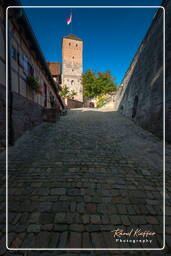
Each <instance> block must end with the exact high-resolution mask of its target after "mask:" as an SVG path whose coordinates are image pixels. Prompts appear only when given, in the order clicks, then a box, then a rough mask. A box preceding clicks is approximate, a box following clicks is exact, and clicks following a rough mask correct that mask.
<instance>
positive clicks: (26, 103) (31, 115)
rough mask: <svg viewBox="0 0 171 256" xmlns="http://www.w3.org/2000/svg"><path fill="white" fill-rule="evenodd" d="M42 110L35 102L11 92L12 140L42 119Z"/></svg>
mask: <svg viewBox="0 0 171 256" xmlns="http://www.w3.org/2000/svg"><path fill="white" fill-rule="evenodd" d="M21 106H22V107H21ZM42 111H43V108H42V107H41V106H40V105H38V104H37V103H35V102H31V101H30V100H28V99H27V98H24V97H23V96H21V95H19V94H17V93H15V92H13V112H12V126H13V135H14V141H16V139H17V138H19V137H20V136H21V135H22V134H23V133H24V132H25V131H27V130H29V129H31V128H32V127H34V126H36V125H38V124H40V123H41V122H42V121H43V115H42V114H43V113H42Z"/></svg>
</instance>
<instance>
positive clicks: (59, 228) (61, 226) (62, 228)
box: [53, 224, 68, 232]
mask: <svg viewBox="0 0 171 256" xmlns="http://www.w3.org/2000/svg"><path fill="white" fill-rule="evenodd" d="M53 230H54V231H57V232H62V231H66V230H68V225H67V224H54V226H53Z"/></svg>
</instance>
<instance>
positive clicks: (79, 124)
mask: <svg viewBox="0 0 171 256" xmlns="http://www.w3.org/2000/svg"><path fill="white" fill-rule="evenodd" d="M169 155H171V147H170V146H169V145H167V147H166V159H167V160H168V161H167V163H168V166H167V171H168V173H170V172H169V170H170V169H169V167H170V166H171V164H170V162H169ZM3 158H4V153H1V155H0V159H1V164H3ZM167 177H168V179H167V180H166V185H167V193H166V199H167V207H166V211H167V215H171V211H170V209H171V207H170V204H171V201H170V192H171V186H169V182H170V180H169V174H167ZM3 181H4V177H3V178H2V182H3ZM8 182H9V247H10V248H128V247H130V248H131V247H132V248H135V247H136V248H142V247H145V248H161V247H162V246H163V236H162V233H163V217H162V214H163V205H162V203H163V202H162V198H163V191H162V190H163V185H162V184H163V165H162V142H161V141H160V140H159V139H158V138H156V137H155V136H153V135H152V134H151V133H149V132H147V131H145V130H143V129H142V128H140V127H138V126H136V125H135V124H134V123H133V122H132V121H130V120H128V119H127V118H125V117H123V116H121V115H120V114H118V113H117V112H112V111H107V110H106V111H97V110H94V109H93V110H91V109H77V110H71V111H70V112H69V113H68V115H67V116H65V117H62V118H61V121H60V122H58V123H56V124H49V123H43V124H41V125H40V126H38V127H36V128H34V129H33V130H32V131H30V132H27V133H26V134H25V135H24V136H23V137H22V138H20V139H19V140H18V141H17V143H16V145H15V146H14V147H11V148H10V149H9V180H8ZM1 192H3V189H2V190H1ZM3 199H4V198H3V196H1V201H2V200H3ZM1 205H2V206H3V207H4V204H1ZM3 218H4V216H3V215H2V217H1V219H0V221H1V224H2V223H3V220H4V219H3ZM169 224H171V216H168V217H167V225H169ZM1 227H2V231H3V226H2V225H1ZM117 228H119V229H123V230H124V232H126V231H127V232H128V231H131V229H133V230H136V229H137V228H139V229H141V230H142V231H147V230H148V231H152V232H155V233H156V235H154V236H151V237H150V236H148V237H147V239H146V238H143V239H142V236H140V237H134V238H135V239H136V240H139V239H141V240H145V241H146V242H144V243H140V242H138V243H127V242H125V243H124V242H120V241H116V239H114V237H113V235H114V233H113V232H111V231H112V230H114V229H117ZM166 231H167V234H168V236H167V241H166V242H167V248H168V246H169V242H170V241H171V239H170V234H171V228H170V227H169V226H167V227H166ZM1 236H3V233H2V232H1ZM125 238H129V237H128V236H127V237H126V236H124V237H122V239H125ZM131 239H132V236H131ZM150 239H151V240H152V242H151V243H150V242H149V240H150ZM147 240H148V242H147ZM122 241H123V240H122ZM55 255H57V252H56V254H55ZM67 255H68V254H67ZM92 255H94V254H92ZM104 255H105V254H104ZM139 255H140V254H139ZM155 255H157V252H156V254H155Z"/></svg>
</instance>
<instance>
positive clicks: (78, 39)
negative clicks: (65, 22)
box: [63, 34, 82, 41]
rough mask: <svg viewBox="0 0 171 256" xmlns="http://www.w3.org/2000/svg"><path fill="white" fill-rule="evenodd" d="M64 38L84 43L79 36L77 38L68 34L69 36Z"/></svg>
mask: <svg viewBox="0 0 171 256" xmlns="http://www.w3.org/2000/svg"><path fill="white" fill-rule="evenodd" d="M63 38H68V39H73V40H77V41H82V40H81V39H80V38H78V37H77V36H75V35H73V34H68V35H66V36H64V37H63Z"/></svg>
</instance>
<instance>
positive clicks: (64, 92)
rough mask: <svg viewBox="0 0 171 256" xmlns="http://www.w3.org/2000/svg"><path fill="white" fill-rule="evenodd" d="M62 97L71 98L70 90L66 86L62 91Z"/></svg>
mask: <svg viewBox="0 0 171 256" xmlns="http://www.w3.org/2000/svg"><path fill="white" fill-rule="evenodd" d="M60 96H61V97H64V98H68V96H69V89H68V87H67V86H66V85H65V86H64V87H63V88H62V90H61V91H60Z"/></svg>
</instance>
